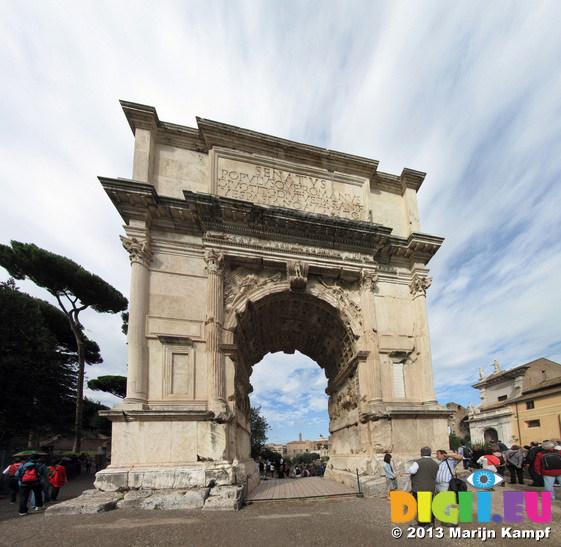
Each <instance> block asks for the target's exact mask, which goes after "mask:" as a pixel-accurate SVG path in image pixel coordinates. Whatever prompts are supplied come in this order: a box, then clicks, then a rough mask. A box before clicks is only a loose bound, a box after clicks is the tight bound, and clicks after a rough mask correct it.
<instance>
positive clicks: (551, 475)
mask: <svg viewBox="0 0 561 547" xmlns="http://www.w3.org/2000/svg"><path fill="white" fill-rule="evenodd" d="M554 446H555V445H554V444H553V443H552V442H551V441H547V442H544V443H542V451H543V452H540V453H539V454H538V455H537V456H536V463H535V467H536V471H537V472H538V473H539V474H540V475H542V476H543V482H544V488H545V490H546V491H547V492H551V499H552V500H554V499H555V491H554V489H553V486H554V485H555V483H556V482H557V483H558V484H561V468H559V469H545V468H544V466H543V457H544V455H546V454H548V453H552V452H555V453H556V454H558V452H556V451H555V450H554V449H553V447H554Z"/></svg>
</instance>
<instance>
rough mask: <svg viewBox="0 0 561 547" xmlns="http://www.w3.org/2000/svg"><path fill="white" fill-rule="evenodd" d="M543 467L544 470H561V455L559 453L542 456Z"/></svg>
mask: <svg viewBox="0 0 561 547" xmlns="http://www.w3.org/2000/svg"><path fill="white" fill-rule="evenodd" d="M542 467H543V468H544V469H561V455H560V454H558V453H557V452H546V453H545V454H544V455H543V456H542Z"/></svg>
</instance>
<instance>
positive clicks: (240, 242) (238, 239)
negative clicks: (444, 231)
mask: <svg viewBox="0 0 561 547" xmlns="http://www.w3.org/2000/svg"><path fill="white" fill-rule="evenodd" d="M205 239H206V240H207V241H212V240H214V241H221V242H227V243H230V244H232V245H235V246H241V247H248V248H251V249H260V250H264V251H269V252H273V253H277V252H279V251H281V252H283V253H290V254H298V255H307V256H312V257H320V258H334V259H339V260H344V261H345V262H349V261H354V262H362V263H363V264H376V260H374V257H373V256H371V255H367V254H362V253H351V252H348V251H336V250H333V249H324V248H321V247H311V246H309V245H300V244H299V243H285V242H282V241H262V240H260V239H257V238H255V237H247V236H239V235H232V234H225V233H223V232H212V231H209V232H207V233H206V234H205ZM385 271H388V272H392V273H393V272H394V271H395V268H389V267H386V268H385Z"/></svg>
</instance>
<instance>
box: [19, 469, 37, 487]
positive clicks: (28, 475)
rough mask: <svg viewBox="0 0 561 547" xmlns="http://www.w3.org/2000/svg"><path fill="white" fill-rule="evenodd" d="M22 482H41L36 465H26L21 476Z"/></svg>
mask: <svg viewBox="0 0 561 547" xmlns="http://www.w3.org/2000/svg"><path fill="white" fill-rule="evenodd" d="M21 482H22V483H24V484H30V483H33V482H39V475H38V474H37V466H36V465H30V466H29V467H26V468H25V469H24V471H23V476H22V477H21Z"/></svg>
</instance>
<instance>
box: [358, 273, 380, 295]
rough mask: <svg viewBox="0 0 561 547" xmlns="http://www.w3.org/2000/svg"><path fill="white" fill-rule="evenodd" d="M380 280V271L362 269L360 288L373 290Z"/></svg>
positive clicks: (365, 290) (366, 290)
mask: <svg viewBox="0 0 561 547" xmlns="http://www.w3.org/2000/svg"><path fill="white" fill-rule="evenodd" d="M377 282H378V272H377V271H376V270H364V269H362V270H360V280H359V284H360V290H361V291H364V292H368V291H373V290H374V289H375V288H376V283H377Z"/></svg>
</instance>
